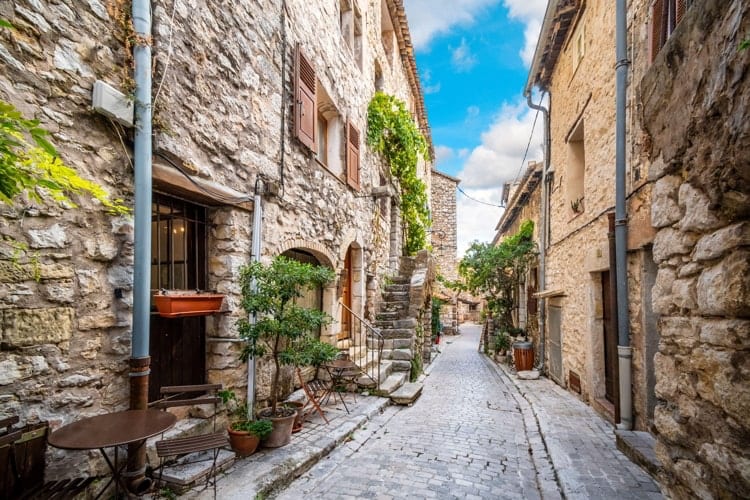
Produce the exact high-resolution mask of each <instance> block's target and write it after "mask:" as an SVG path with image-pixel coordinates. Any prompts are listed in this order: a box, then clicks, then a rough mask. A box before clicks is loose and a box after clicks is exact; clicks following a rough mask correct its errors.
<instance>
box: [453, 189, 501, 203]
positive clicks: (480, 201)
mask: <svg viewBox="0 0 750 500" xmlns="http://www.w3.org/2000/svg"><path fill="white" fill-rule="evenodd" d="M456 189H458V191H459V192H460V193H461V194H462V195H464V196H466V197H467V198H468V199H470V200H471V201H476V202H477V203H481V204H482V205H488V206H490V207H497V208H505V207H504V206H502V205H495V204H494V203H489V202H486V201H482V200H477V199H476V198H472V197H471V196H469V195H468V194H466V192H465V191H464V190H463V189H461V186H456Z"/></svg>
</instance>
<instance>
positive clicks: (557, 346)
mask: <svg viewBox="0 0 750 500" xmlns="http://www.w3.org/2000/svg"><path fill="white" fill-rule="evenodd" d="M547 311H548V313H549V314H548V319H549V325H548V328H549V330H548V331H549V375H550V377H552V378H553V379H554V380H555V382H557V383H558V384H560V385H563V377H562V331H561V326H562V308H561V307H558V306H552V305H551V306H549V309H548V310H547Z"/></svg>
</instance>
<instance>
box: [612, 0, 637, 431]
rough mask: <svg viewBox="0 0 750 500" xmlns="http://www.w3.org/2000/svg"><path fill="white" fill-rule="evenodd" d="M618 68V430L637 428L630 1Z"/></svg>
mask: <svg viewBox="0 0 750 500" xmlns="http://www.w3.org/2000/svg"><path fill="white" fill-rule="evenodd" d="M615 9H616V26H615V34H616V57H617V63H616V65H615V68H616V70H615V71H616V74H615V77H616V79H615V81H616V86H615V107H616V115H615V116H616V118H615V261H616V262H615V264H616V271H617V361H618V373H619V377H620V422H619V423H618V424H617V428H618V429H622V430H631V429H632V428H633V406H632V404H633V402H632V395H631V393H632V373H631V371H632V358H633V354H632V348H631V347H630V332H629V331H628V330H629V323H630V318H629V315H628V267H627V266H628V261H627V257H628V255H627V224H628V216H627V206H626V198H625V197H626V192H625V191H626V185H625V167H626V165H625V162H626V156H625V154H626V148H625V137H626V136H625V134H626V132H627V129H626V121H625V113H626V109H625V105H626V100H627V85H628V68H629V66H630V61H629V60H628V47H627V0H617V3H616V6H615Z"/></svg>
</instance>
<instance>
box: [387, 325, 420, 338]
mask: <svg viewBox="0 0 750 500" xmlns="http://www.w3.org/2000/svg"><path fill="white" fill-rule="evenodd" d="M380 334H381V335H382V336H383V338H385V339H411V338H412V337H413V336H414V328H385V329H383V330H381V331H380Z"/></svg>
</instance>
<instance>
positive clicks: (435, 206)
mask: <svg viewBox="0 0 750 500" xmlns="http://www.w3.org/2000/svg"><path fill="white" fill-rule="evenodd" d="M459 182H460V181H459V180H458V179H456V178H454V177H451V176H449V175H446V174H444V173H442V172H438V171H437V170H433V171H432V200H431V209H432V212H431V215H432V233H430V239H431V241H432V248H433V253H434V255H435V261H436V263H437V267H438V274H440V275H441V276H443V277H444V278H446V279H449V280H455V279H457V278H458V262H457V261H456V246H457V240H456V188H457V186H458V183H459Z"/></svg>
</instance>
